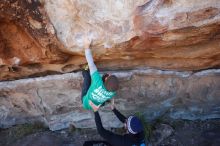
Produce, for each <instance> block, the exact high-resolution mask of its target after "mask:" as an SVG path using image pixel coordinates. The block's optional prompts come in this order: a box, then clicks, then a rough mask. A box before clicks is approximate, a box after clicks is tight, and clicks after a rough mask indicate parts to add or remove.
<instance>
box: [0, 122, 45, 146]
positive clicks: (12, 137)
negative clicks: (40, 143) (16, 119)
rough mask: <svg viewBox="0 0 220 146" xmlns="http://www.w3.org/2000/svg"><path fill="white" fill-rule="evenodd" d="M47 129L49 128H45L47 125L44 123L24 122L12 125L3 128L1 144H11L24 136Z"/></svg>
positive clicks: (0, 135)
mask: <svg viewBox="0 0 220 146" xmlns="http://www.w3.org/2000/svg"><path fill="white" fill-rule="evenodd" d="M45 130H47V128H45V126H44V125H43V124H42V123H34V124H22V125H16V126H14V127H10V128H8V129H3V130H1V133H0V137H1V142H0V145H10V144H11V143H13V142H14V141H16V140H18V139H21V138H23V137H24V136H27V135H29V134H33V133H36V132H42V131H45Z"/></svg>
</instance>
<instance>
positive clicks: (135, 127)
mask: <svg viewBox="0 0 220 146" xmlns="http://www.w3.org/2000/svg"><path fill="white" fill-rule="evenodd" d="M127 127H128V131H129V132H130V133H131V134H137V133H139V132H141V131H143V125H142V123H141V121H140V120H139V119H138V118H137V117H135V116H130V117H128V120H127Z"/></svg>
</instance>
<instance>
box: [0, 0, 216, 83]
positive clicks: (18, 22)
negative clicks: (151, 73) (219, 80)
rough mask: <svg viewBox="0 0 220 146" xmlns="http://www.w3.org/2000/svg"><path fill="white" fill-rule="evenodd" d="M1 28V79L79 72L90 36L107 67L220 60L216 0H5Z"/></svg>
mask: <svg viewBox="0 0 220 146" xmlns="http://www.w3.org/2000/svg"><path fill="white" fill-rule="evenodd" d="M0 27H1V29H0V65H1V66H0V72H1V73H0V80H9V79H17V78H23V77H29V76H39V75H45V74H54V73H66V72H71V71H77V70H78V69H79V68H80V66H81V65H82V64H84V63H85V59H84V56H83V49H82V39H83V38H84V36H85V35H88V36H90V37H91V38H93V39H94V41H93V46H92V49H93V51H94V54H95V60H96V62H97V64H98V65H99V67H100V68H102V69H105V70H106V69H108V70H116V69H125V68H126V69H133V68H136V67H138V68H140V67H155V68H160V69H172V70H201V69H207V68H219V65H220V49H219V48H220V44H219V42H220V41H219V40H220V38H219V36H220V35H219V34H220V1H219V0H209V1H201V0H191V1H188V0H175V1H174V0H126V1H124V0H115V1H112V0H105V1H103V0H96V1H91V0H84V1H80V0H65V1H60V0H39V1H38V0H23V1H22V0H1V1H0ZM15 42H16V43H15Z"/></svg>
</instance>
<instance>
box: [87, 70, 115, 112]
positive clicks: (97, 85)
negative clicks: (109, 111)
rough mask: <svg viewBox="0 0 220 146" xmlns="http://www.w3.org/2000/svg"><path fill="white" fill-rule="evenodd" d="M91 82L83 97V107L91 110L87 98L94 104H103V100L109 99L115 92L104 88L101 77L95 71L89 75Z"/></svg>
mask: <svg viewBox="0 0 220 146" xmlns="http://www.w3.org/2000/svg"><path fill="white" fill-rule="evenodd" d="M91 79H92V82H91V85H90V87H89V90H88V91H87V94H86V95H85V96H84V97H83V108H84V109H88V110H91V109H92V108H91V107H90V105H89V100H91V101H92V102H93V103H94V104H95V105H97V106H98V105H100V104H103V103H104V102H105V101H107V100H109V99H111V98H112V97H113V96H115V92H109V91H108V90H106V88H105V86H104V84H103V81H102V77H101V76H100V74H99V72H98V71H96V72H94V73H93V74H92V76H91Z"/></svg>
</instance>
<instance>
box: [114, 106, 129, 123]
mask: <svg viewBox="0 0 220 146" xmlns="http://www.w3.org/2000/svg"><path fill="white" fill-rule="evenodd" d="M112 111H113V112H114V114H115V115H116V116H117V118H118V119H119V120H120V121H121V122H122V123H125V121H126V117H125V116H124V115H122V114H121V113H120V112H119V111H118V110H117V109H116V108H114V109H113V110H112Z"/></svg>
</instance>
